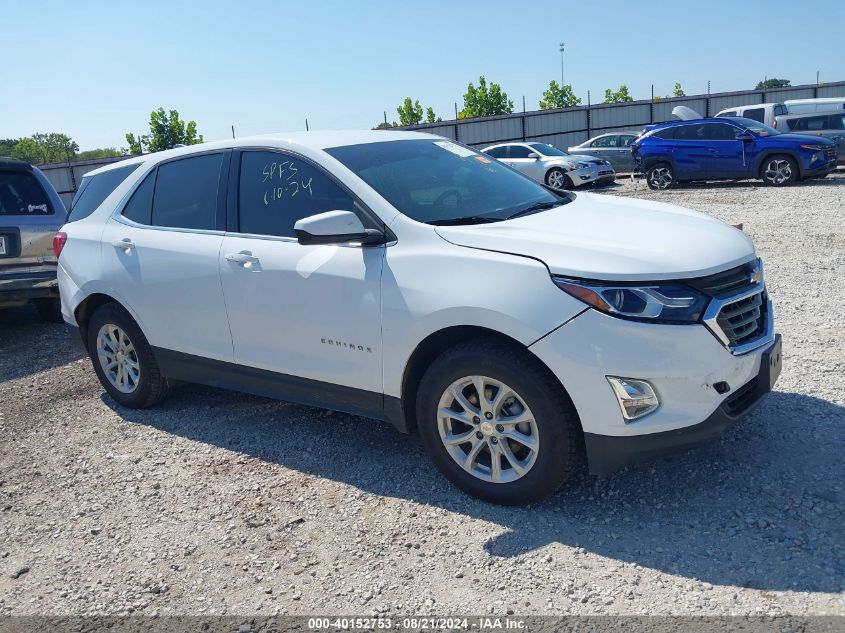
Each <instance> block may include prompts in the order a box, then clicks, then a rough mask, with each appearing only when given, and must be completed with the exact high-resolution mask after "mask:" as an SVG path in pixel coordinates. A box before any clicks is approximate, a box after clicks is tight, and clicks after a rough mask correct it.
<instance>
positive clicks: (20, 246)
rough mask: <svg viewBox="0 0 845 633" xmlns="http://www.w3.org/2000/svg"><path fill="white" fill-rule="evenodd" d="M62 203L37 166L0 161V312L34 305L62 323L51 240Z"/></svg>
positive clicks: (60, 219) (61, 213) (62, 218)
mask: <svg viewBox="0 0 845 633" xmlns="http://www.w3.org/2000/svg"><path fill="white" fill-rule="evenodd" d="M65 216H66V212H65V205H64V204H63V203H62V200H61V198H59V194H57V193H56V190H55V188H54V187H53V185H52V184H50V181H49V180H47V177H46V176H44V174H43V173H41V170H40V169H38V168H37V167H33V166H32V165H29V164H27V163H24V162H22V161H19V160H14V159H9V158H0V308H9V307H15V306H21V305H25V304H26V303H28V302H32V303H34V304H35V307H36V308H37V309H38V313H39V314H40V315H41V317H42V318H43V319H45V320H47V321H56V322H59V323H60V322H61V321H62V314H61V305H60V303H59V287H58V284H57V281H56V254H55V253H54V252H53V236H54V235H55V234H56V231H58V230H59V227H61V226H62V224H64V221H65Z"/></svg>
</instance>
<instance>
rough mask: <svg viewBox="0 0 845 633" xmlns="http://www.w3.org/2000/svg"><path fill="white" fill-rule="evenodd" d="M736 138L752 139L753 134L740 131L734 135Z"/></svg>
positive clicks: (740, 139)
mask: <svg viewBox="0 0 845 633" xmlns="http://www.w3.org/2000/svg"><path fill="white" fill-rule="evenodd" d="M736 140H738V141H743V142H746V141H753V140H754V135H753V134H751V133H750V132H740V133H739V134H737V135H736Z"/></svg>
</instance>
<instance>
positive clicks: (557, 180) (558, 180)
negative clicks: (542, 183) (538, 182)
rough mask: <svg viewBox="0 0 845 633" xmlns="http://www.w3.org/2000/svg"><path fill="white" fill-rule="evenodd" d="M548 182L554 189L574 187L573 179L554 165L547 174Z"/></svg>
mask: <svg viewBox="0 0 845 633" xmlns="http://www.w3.org/2000/svg"><path fill="white" fill-rule="evenodd" d="M546 184H547V185H548V186H549V187H551V188H552V189H558V190H564V189H572V179H571V178H570V177H569V176H567V175H566V172H565V171H563V170H562V169H560V168H559V167H553V168H552V169H550V170H549V171H548V173H547V174H546Z"/></svg>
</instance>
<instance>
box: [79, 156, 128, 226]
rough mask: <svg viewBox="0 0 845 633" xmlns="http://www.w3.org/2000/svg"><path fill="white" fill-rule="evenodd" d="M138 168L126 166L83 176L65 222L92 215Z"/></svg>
mask: <svg viewBox="0 0 845 633" xmlns="http://www.w3.org/2000/svg"><path fill="white" fill-rule="evenodd" d="M138 167H140V165H127V166H126V167H119V168H117V169H110V170H108V171H105V172H103V173H102V174H97V175H96V176H85V177H84V178H83V179H82V184H81V185H80V186H79V191H77V192H76V195H75V196H74V198H73V202H72V203H71V207H70V214H69V215H68V218H67V221H68V222H76V221H77V220H81V219H83V218H87V217H88V216H89V215H91V214H92V213H94V211H96V210H97V207H99V206H100V205H101V204H102V203H103V200H105V199H106V198H108V197H109V195H110V194H111V192H112V191H114V190H115V189H117V187H118V185H120V183H122V182H123V181H124V180H126V178H127V176H129V174H131V173H132V172H133V171H135V170H136V169H138Z"/></svg>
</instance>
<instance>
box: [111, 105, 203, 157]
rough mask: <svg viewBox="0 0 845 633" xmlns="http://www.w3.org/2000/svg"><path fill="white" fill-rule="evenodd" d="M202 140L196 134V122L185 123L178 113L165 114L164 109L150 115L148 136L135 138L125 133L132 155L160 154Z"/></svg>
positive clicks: (154, 111)
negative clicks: (144, 153) (145, 152)
mask: <svg viewBox="0 0 845 633" xmlns="http://www.w3.org/2000/svg"><path fill="white" fill-rule="evenodd" d="M202 140H203V139H202V134H197V122H196V121H188V122H187V123H186V122H185V121H184V120H182V119H181V118H180V117H179V112H177V111H176V110H170V112H165V111H164V108H159V109H158V110H153V111H152V112H151V113H150V133H149V134H142V135H140V136H135V135H134V134H132V133H131V132H127V133H126V142H127V143H129V152H130V153H132V154H142V153H143V152H144V150H145V149H146V151H149V152H160V151H162V150H165V149H170V148H172V147H175V146H176V145H196V144H197V143H202Z"/></svg>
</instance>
